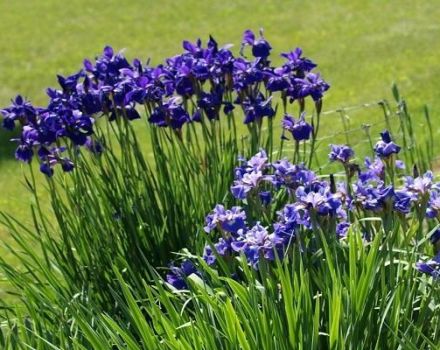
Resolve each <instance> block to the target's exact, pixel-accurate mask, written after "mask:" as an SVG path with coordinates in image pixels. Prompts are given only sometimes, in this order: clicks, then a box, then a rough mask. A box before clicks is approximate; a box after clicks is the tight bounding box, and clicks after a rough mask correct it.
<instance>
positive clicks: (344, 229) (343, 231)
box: [336, 221, 351, 238]
mask: <svg viewBox="0 0 440 350" xmlns="http://www.w3.org/2000/svg"><path fill="white" fill-rule="evenodd" d="M350 226H351V224H350V223H349V222H347V221H343V222H340V223H338V224H337V225H336V235H337V236H338V238H345V237H347V233H348V229H349V228H350Z"/></svg>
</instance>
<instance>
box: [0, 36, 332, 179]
mask: <svg viewBox="0 0 440 350" xmlns="http://www.w3.org/2000/svg"><path fill="white" fill-rule="evenodd" d="M182 46H183V49H184V52H183V53H181V54H177V55H175V56H173V57H170V58H167V59H166V60H165V61H164V62H163V63H161V64H159V65H157V66H152V65H150V64H149V62H148V61H147V63H146V64H143V63H142V62H141V60H139V59H134V60H133V62H132V63H129V62H128V61H127V59H126V58H125V57H124V55H123V53H122V52H119V53H118V52H115V51H114V50H113V48H111V47H109V46H107V47H105V48H104V50H103V53H102V55H101V56H99V57H97V58H96V60H95V61H94V62H93V61H90V60H88V59H86V60H84V66H83V68H82V69H81V70H80V71H79V72H77V73H75V74H73V75H70V76H67V77H63V76H60V75H58V83H59V85H60V88H58V89H52V88H48V89H47V95H48V97H49V103H48V105H47V106H46V107H34V106H33V105H32V104H31V103H30V102H29V101H27V100H26V99H24V98H23V97H22V96H17V97H16V98H15V99H14V100H13V101H12V105H11V106H10V107H7V108H4V109H3V110H2V114H3V116H4V119H3V127H4V128H6V129H8V130H13V129H14V128H15V126H16V124H19V125H21V126H22V134H21V137H20V138H18V139H15V140H14V141H16V142H18V144H19V145H18V147H17V150H16V153H15V155H16V158H17V159H19V160H21V161H23V162H26V163H29V162H30V161H31V160H32V158H33V156H34V155H35V153H36V154H37V155H38V158H39V160H40V163H41V171H42V172H43V173H45V174H46V175H48V176H51V175H52V174H53V167H54V165H55V164H61V166H62V169H63V170H64V171H66V172H68V171H71V170H73V168H74V164H73V162H72V160H71V159H69V158H68V157H67V156H65V155H64V153H63V151H65V148H64V147H61V148H60V147H59V145H60V144H62V145H65V144H67V145H69V146H70V145H71V146H73V147H74V148H79V147H86V148H87V149H89V150H91V151H92V152H98V153H99V152H101V151H102V150H103V147H102V145H101V143H100V140H99V138H96V120H97V119H98V118H99V117H102V116H105V117H106V118H107V119H108V121H110V122H113V121H115V120H118V119H123V120H127V121H132V120H135V119H140V118H141V114H140V111H139V107H142V109H143V110H144V111H145V113H146V115H147V119H148V121H149V123H151V124H153V125H155V126H157V127H164V128H165V127H166V128H170V129H172V130H174V131H175V133H176V134H177V135H178V137H180V138H181V137H182V128H183V127H184V125H187V124H191V123H207V122H215V121H217V120H219V119H220V118H221V115H222V114H224V115H225V116H227V117H228V118H229V119H231V118H234V117H233V113H234V110H236V109H240V110H241V111H242V113H243V116H244V118H243V123H244V124H246V125H257V126H258V125H261V123H262V120H263V119H264V118H272V117H274V115H275V108H274V106H273V96H274V94H275V93H279V95H280V96H281V99H282V101H283V106H284V111H285V113H286V116H285V118H284V121H283V125H284V128H285V129H286V130H288V131H290V132H291V133H292V135H293V137H294V138H295V140H307V139H309V138H310V133H311V132H312V129H313V128H312V126H311V125H310V124H308V123H307V122H306V121H305V115H304V114H302V115H301V117H300V118H299V119H298V120H295V119H294V118H293V117H291V116H290V115H288V114H287V102H290V103H293V102H295V101H298V103H299V105H300V107H301V111H303V109H304V104H305V99H306V98H308V97H310V98H311V99H312V100H313V101H314V103H315V105H316V107H317V108H318V109H319V111H320V109H321V106H322V102H321V100H322V97H323V95H324V93H325V92H326V91H327V90H328V89H329V85H328V84H327V83H326V82H325V81H324V80H322V78H321V77H320V75H319V74H318V73H313V72H312V71H313V70H314V69H315V68H316V64H315V63H313V62H312V61H311V60H310V59H308V58H306V57H303V55H302V50H301V49H299V48H297V49H295V50H294V51H292V52H288V53H283V54H281V56H282V57H283V59H284V63H283V64H282V65H281V66H280V67H276V66H273V65H272V64H271V61H270V60H269V57H270V51H271V50H272V47H271V45H270V44H269V43H268V41H267V40H266V39H265V38H264V37H263V33H262V31H260V34H259V36H256V35H255V34H254V33H253V32H252V31H250V30H246V31H245V32H244V35H243V40H242V45H241V50H240V56H235V55H234V54H233V52H232V51H231V46H230V45H226V46H223V47H219V45H218V44H217V42H216V41H215V40H214V38H212V37H210V38H209V40H208V42H207V44H206V46H203V45H202V41H201V40H200V39H199V40H197V41H196V42H195V43H191V42H189V41H184V42H183V44H182ZM247 47H250V53H251V55H252V56H253V57H252V58H247V57H246V55H247ZM319 111H318V113H319ZM234 125H235V124H234Z"/></svg>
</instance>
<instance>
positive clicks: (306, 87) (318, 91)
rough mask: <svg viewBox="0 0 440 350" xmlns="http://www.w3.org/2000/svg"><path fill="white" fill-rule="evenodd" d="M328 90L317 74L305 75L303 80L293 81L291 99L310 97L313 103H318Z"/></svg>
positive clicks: (328, 86)
mask: <svg viewBox="0 0 440 350" xmlns="http://www.w3.org/2000/svg"><path fill="white" fill-rule="evenodd" d="M329 88H330V85H329V84H327V83H326V82H325V81H324V80H323V79H322V78H321V76H320V75H319V74H315V73H311V72H310V73H307V74H306V76H305V77H304V78H295V79H294V92H293V95H292V97H293V98H295V99H297V98H305V97H307V96H311V97H312V99H313V100H314V101H319V100H320V99H322V97H323V96H324V93H325V92H326V91H327V90H328V89H329Z"/></svg>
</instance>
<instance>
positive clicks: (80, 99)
mask: <svg viewBox="0 0 440 350" xmlns="http://www.w3.org/2000/svg"><path fill="white" fill-rule="evenodd" d="M183 47H184V50H185V51H184V53H182V54H179V55H177V56H174V57H171V58H168V59H167V60H165V62H164V63H163V64H160V65H158V66H154V67H153V66H150V65H149V64H148V62H147V64H142V63H141V61H140V60H134V61H133V63H132V64H130V63H128V61H127V60H126V59H125V58H124V56H123V55H122V54H121V53H119V54H115V53H114V52H113V49H112V48H110V47H106V48H105V49H104V52H103V54H102V55H101V56H100V57H98V58H97V59H96V61H95V62H93V63H92V62H91V61H89V60H86V61H85V62H84V69H83V70H81V71H80V72H79V73H76V74H74V75H71V76H68V77H61V76H59V77H58V81H59V83H60V89H58V90H57V89H48V96H49V103H48V105H47V106H45V107H43V108H42V107H35V106H33V105H31V104H30V102H28V101H27V100H25V99H23V98H22V97H21V96H17V97H16V98H15V99H14V100H13V103H12V105H11V106H10V107H8V108H5V109H4V110H3V111H2V114H3V116H4V118H3V126H4V127H5V128H7V129H14V128H15V127H17V125H20V127H21V136H20V138H19V139H18V140H17V141H18V147H17V150H16V158H17V159H18V160H20V161H23V162H25V163H29V171H28V172H27V173H26V178H25V180H26V186H27V188H28V190H30V191H31V192H32V193H33V195H34V203H32V205H31V207H32V211H31V212H32V220H33V226H32V227H28V226H26V225H24V224H23V223H22V220H21V219H20V218H14V217H11V216H9V215H8V214H6V213H2V214H1V219H0V221H1V223H2V224H3V225H5V226H6V227H7V228H8V230H9V232H10V234H11V236H12V238H13V240H14V243H15V244H14V245H13V246H10V247H9V249H10V251H11V253H12V254H13V255H14V256H15V261H18V262H19V264H18V265H16V264H11V263H10V262H9V261H7V260H6V259H4V258H1V257H0V269H1V270H2V272H3V274H4V276H5V277H6V278H7V280H8V281H9V283H10V285H11V288H12V292H11V293H13V294H14V295H15V296H16V303H15V304H13V303H12V302H11V303H8V304H5V305H3V312H2V317H3V323H2V327H1V329H0V344H1V346H2V347H3V348H12V349H21V348H34V349H89V348H93V349H110V348H114V349H125V348H128V349H168V348H169V349H217V348H221V349H223V348H224V349H238V348H242V349H256V348H263V349H292V348H299V349H314V348H316V349H326V348H329V349H346V348H353V349H358V348H363V349H369V348H372V349H395V348H409V349H421V348H435V346H436V344H437V343H438V342H439V341H440V339H439V338H440V333H439V324H440V319H439V318H440V308H439V285H438V278H439V268H440V255H438V252H437V249H436V245H437V244H438V242H439V239H440V230H439V229H438V227H437V224H438V217H439V213H440V201H439V198H440V186H439V183H437V182H436V181H435V179H434V177H433V175H432V173H431V172H429V171H428V172H425V171H427V170H428V169H430V165H431V160H432V159H433V154H432V152H433V151H432V150H433V139H432V132H431V126H430V125H431V124H430V119H429V114H428V112H427V111H426V120H427V125H428V126H429V128H428V130H427V131H428V137H425V140H426V144H418V143H417V142H416V137H415V131H414V128H413V125H412V121H411V115H410V114H409V112H408V109H407V106H406V104H405V101H404V100H403V99H402V98H401V96H400V94H399V92H398V90H397V88H396V87H394V88H393V93H394V97H395V99H396V102H397V108H396V111H392V110H391V108H390V106H389V104H388V103H387V102H386V101H382V102H381V103H379V106H380V107H381V108H382V110H383V115H384V123H385V125H386V129H387V131H384V132H383V133H382V135H381V140H379V141H377V142H376V138H375V135H371V134H370V132H369V128H368V126H366V127H365V130H366V137H367V139H368V142H367V143H366V144H369V145H370V147H364V149H363V150H362V151H364V152H369V153H373V154H374V157H375V158H368V159H366V160H365V165H364V164H362V163H361V162H360V161H359V160H360V157H358V158H355V154H354V151H353V150H352V148H351V147H349V145H348V144H347V145H332V146H331V148H330V154H329V159H330V162H331V163H333V164H330V163H329V162H326V166H325V167H323V166H319V164H321V165H322V164H323V161H324V157H323V154H324V153H325V154H326V153H328V152H327V151H325V152H324V151H323V149H324V147H323V146H324V145H323V141H322V140H321V139H320V138H319V137H318V133H319V132H320V124H321V116H322V108H323V95H324V93H325V92H326V91H327V90H328V89H329V85H328V84H327V83H325V81H324V80H322V78H321V77H320V76H319V74H317V73H314V69H315V67H316V64H315V63H313V62H312V61H311V60H310V59H308V58H305V57H303V56H302V51H301V50H300V49H296V50H294V51H292V52H288V53H285V54H282V56H283V58H284V59H285V62H284V63H283V64H282V65H281V66H280V67H274V66H273V65H272V64H271V61H270V60H269V56H270V51H271V49H272V48H271V46H270V44H269V43H268V42H267V41H266V39H265V38H264V36H263V33H262V32H261V33H260V35H259V36H256V35H255V34H254V33H253V32H251V31H249V30H248V31H245V33H244V35H243V40H242V48H241V52H240V55H239V56H238V55H234V54H233V53H232V51H231V50H230V49H229V47H227V46H225V47H221V48H220V47H219V46H218V44H217V43H216V42H215V40H214V39H213V38H212V37H210V39H209V41H208V43H207V45H206V47H203V46H202V43H201V42H200V41H198V42H196V43H195V44H193V43H190V42H187V41H185V42H184V43H183ZM246 55H252V56H253V58H252V59H249V58H246ZM306 107H308V108H309V109H310V107H313V109H312V110H310V111H308V114H307V108H306ZM281 111H282V120H279V119H280V118H276V117H277V115H280V114H281ZM341 111H342V110H341ZM277 112H278V113H277ZM390 132H391V133H390ZM279 136H281V137H279ZM392 136H393V137H392ZM373 138H374V139H373ZM278 140H279V141H278ZM331 141H332V140H330V142H331ZM347 143H348V139H347ZM145 144H147V146H146V145H145ZM325 146H327V145H325ZM326 149H327V148H326ZM362 151H361V152H362ZM399 157H401V158H400V159H399ZM402 160H404V162H403V161H402ZM36 162H37V163H38V166H39V170H40V171H41V173H43V174H38V175H37V174H35V169H36V167H35V166H34V165H35V163H36ZM314 168H316V169H314ZM323 169H324V170H323ZM60 170H62V171H60ZM312 170H315V171H312ZM36 176H44V177H45V178H46V180H47V181H46V187H45V188H44V190H45V191H47V193H48V194H49V198H50V200H51V203H50V207H51V211H47V210H45V209H44V208H45V206H44V203H41V200H40V197H39V193H40V191H41V189H40V188H38V186H37V183H38V182H37V181H36ZM213 208H214V209H213ZM173 261H174V262H173Z"/></svg>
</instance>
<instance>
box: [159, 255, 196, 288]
mask: <svg viewBox="0 0 440 350" xmlns="http://www.w3.org/2000/svg"><path fill="white" fill-rule="evenodd" d="M193 273H195V274H198V271H197V269H196V267H195V266H194V264H193V263H192V262H191V261H189V260H185V261H183V262H182V264H181V265H180V267H176V266H171V267H170V272H169V273H168V274H167V276H166V280H167V282H168V283H169V284H171V285H172V286H173V287H174V288H176V289H179V290H181V289H186V288H188V286H187V284H186V281H185V279H186V277H188V276H190V275H191V274H193Z"/></svg>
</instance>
